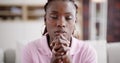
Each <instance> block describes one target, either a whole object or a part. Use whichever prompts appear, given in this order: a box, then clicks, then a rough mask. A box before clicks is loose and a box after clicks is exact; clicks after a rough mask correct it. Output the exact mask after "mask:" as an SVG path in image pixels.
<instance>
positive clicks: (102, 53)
mask: <svg viewBox="0 0 120 63" xmlns="http://www.w3.org/2000/svg"><path fill="white" fill-rule="evenodd" d="M86 42H88V43H89V44H90V45H92V46H93V47H94V48H95V49H96V51H97V53H98V63H120V42H116V43H108V44H107V43H106V42H105V41H86ZM21 45H22V46H23V44H21V43H18V45H17V46H18V47H19V49H20V48H21ZM24 45H25V44H24ZM19 49H17V50H13V49H9V50H6V51H3V50H2V49H0V63H20V50H19Z"/></svg>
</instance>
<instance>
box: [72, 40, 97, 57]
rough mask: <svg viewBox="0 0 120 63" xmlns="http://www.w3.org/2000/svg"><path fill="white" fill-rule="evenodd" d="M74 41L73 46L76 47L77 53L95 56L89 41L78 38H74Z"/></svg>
mask: <svg viewBox="0 0 120 63" xmlns="http://www.w3.org/2000/svg"><path fill="white" fill-rule="evenodd" d="M74 42H75V43H76V45H75V47H76V49H77V53H78V54H82V55H83V56H84V55H85V56H97V53H96V50H95V48H94V47H93V46H92V45H90V44H89V43H87V42H85V41H83V40H78V39H76V38H74Z"/></svg>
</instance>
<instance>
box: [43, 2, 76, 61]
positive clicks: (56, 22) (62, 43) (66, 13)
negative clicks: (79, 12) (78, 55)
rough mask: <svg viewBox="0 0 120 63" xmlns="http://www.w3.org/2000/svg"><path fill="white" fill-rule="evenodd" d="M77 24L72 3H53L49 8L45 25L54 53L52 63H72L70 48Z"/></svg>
mask: <svg viewBox="0 0 120 63" xmlns="http://www.w3.org/2000/svg"><path fill="white" fill-rule="evenodd" d="M75 22H76V8H75V6H74V4H73V3H72V2H70V1H60V0H59V1H52V2H50V3H49V5H48V6H47V10H46V15H45V24H46V27H47V31H48V34H49V36H50V47H51V51H52V53H53V57H52V59H51V63H61V62H63V63H71V62H72V59H71V58H70V55H69V46H70V40H71V36H72V33H73V31H74V28H75Z"/></svg>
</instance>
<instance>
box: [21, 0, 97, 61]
mask: <svg viewBox="0 0 120 63" xmlns="http://www.w3.org/2000/svg"><path fill="white" fill-rule="evenodd" d="M45 12H46V14H45V25H46V32H45V35H44V36H43V37H41V38H40V39H37V40H35V41H33V42H31V43H29V44H28V45H27V46H26V47H25V48H24V49H23V57H22V62H23V63H96V52H95V50H94V49H93V48H92V47H91V46H90V45H88V44H86V43H84V42H82V41H80V40H78V39H76V38H74V37H73V36H72V34H73V32H74V29H75V23H76V17H77V16H76V14H77V6H76V4H75V3H74V1H73V0H48V2H47V3H46V5H45Z"/></svg>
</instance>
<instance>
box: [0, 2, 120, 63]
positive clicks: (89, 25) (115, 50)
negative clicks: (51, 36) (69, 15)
mask: <svg viewBox="0 0 120 63" xmlns="http://www.w3.org/2000/svg"><path fill="white" fill-rule="evenodd" d="M51 1H52V0H51ZM47 2H48V0H0V63H22V62H21V58H22V53H21V52H22V49H23V48H24V47H25V46H26V45H27V44H28V43H30V42H32V41H34V40H36V39H39V38H41V37H42V36H43V33H44V32H45V31H44V30H45V29H46V23H45V20H46V19H45V16H46V11H45V9H44V8H45V7H44V6H45V4H46V3H47ZM74 3H75V4H76V5H77V14H76V22H75V30H74V33H73V37H75V38H77V39H78V40H81V41H83V42H85V43H87V44H89V45H91V46H92V47H93V48H94V49H95V51H96V53H97V63H120V0H74ZM71 10H73V9H71ZM53 17H55V16H53ZM48 24H49V23H48Z"/></svg>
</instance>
